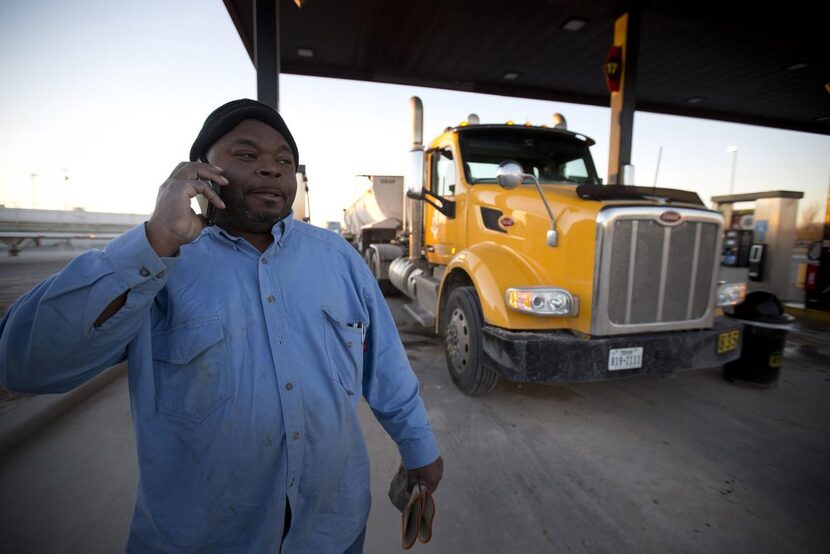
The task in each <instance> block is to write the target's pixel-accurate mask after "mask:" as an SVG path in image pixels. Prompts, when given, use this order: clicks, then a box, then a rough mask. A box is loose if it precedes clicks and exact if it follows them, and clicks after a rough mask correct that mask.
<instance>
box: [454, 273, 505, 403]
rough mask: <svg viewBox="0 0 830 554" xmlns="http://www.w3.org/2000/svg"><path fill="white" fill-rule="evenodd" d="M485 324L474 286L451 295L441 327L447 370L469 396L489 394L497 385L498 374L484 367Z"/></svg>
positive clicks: (461, 288)
mask: <svg viewBox="0 0 830 554" xmlns="http://www.w3.org/2000/svg"><path fill="white" fill-rule="evenodd" d="M483 322H484V318H483V317H482V315H481V305H480V304H479V302H478V297H477V296H476V289H475V287H458V288H456V289H455V290H453V291H452V293H450V297H449V299H448V300H447V305H446V307H445V308H444V310H442V324H441V334H442V336H443V337H444V350H445V352H446V355H447V368H448V369H449V371H450V377H451V378H452V381H453V383H455V386H456V387H458V388H459V390H461V392H463V393H464V394H469V395H470V396H475V395H479V394H485V393H488V392H490V391H492V390H493V389H494V388H495V386H496V383H497V382H498V374H496V372H495V371H493V370H492V369H490V368H488V367H486V366H485V365H484V356H483V352H482V348H481V326H482V323H483Z"/></svg>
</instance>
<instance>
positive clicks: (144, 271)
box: [138, 267, 150, 277]
mask: <svg viewBox="0 0 830 554" xmlns="http://www.w3.org/2000/svg"><path fill="white" fill-rule="evenodd" d="M138 274H139V275H141V276H142V277H149V276H150V270H149V269H147V268H146V267H142V268H141V269H140V270H139V272H138Z"/></svg>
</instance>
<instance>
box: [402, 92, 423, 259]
mask: <svg viewBox="0 0 830 554" xmlns="http://www.w3.org/2000/svg"><path fill="white" fill-rule="evenodd" d="M409 105H410V106H411V107H412V148H411V149H410V151H409V152H410V157H411V164H410V168H409V172H410V173H409V175H407V178H406V190H407V192H411V193H414V194H420V193H421V191H422V190H423V189H424V106H423V104H422V103H421V99H420V98H418V97H417V96H413V97H412V98H410V100H409ZM404 202H408V206H407V208H408V209H406V210H404V212H405V213H407V214H408V216H409V217H407V223H408V226H407V234H408V235H409V257H410V259H413V260H418V259H420V258H421V249H422V247H423V237H422V235H421V228H422V227H423V222H424V210H423V203H422V202H421V200H418V199H417V198H410V197H409V195H407V196H406V200H404Z"/></svg>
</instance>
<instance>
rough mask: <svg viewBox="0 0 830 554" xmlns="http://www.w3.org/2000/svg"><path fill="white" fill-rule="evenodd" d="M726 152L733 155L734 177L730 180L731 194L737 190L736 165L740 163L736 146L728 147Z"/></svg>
mask: <svg viewBox="0 0 830 554" xmlns="http://www.w3.org/2000/svg"><path fill="white" fill-rule="evenodd" d="M726 151H727V152H729V153H731V154H732V176H731V177H730V178H729V194H732V192H733V191H734V190H735V165H736V164H737V162H738V147H737V146H735V145H734V144H733V145H732V146H727V147H726Z"/></svg>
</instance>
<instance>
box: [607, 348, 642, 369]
mask: <svg viewBox="0 0 830 554" xmlns="http://www.w3.org/2000/svg"><path fill="white" fill-rule="evenodd" d="M638 367H643V347H642V346H637V347H635V348H612V349H611V351H610V352H609V353H608V370H609V371H617V370H620V369H637V368H638Z"/></svg>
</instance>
